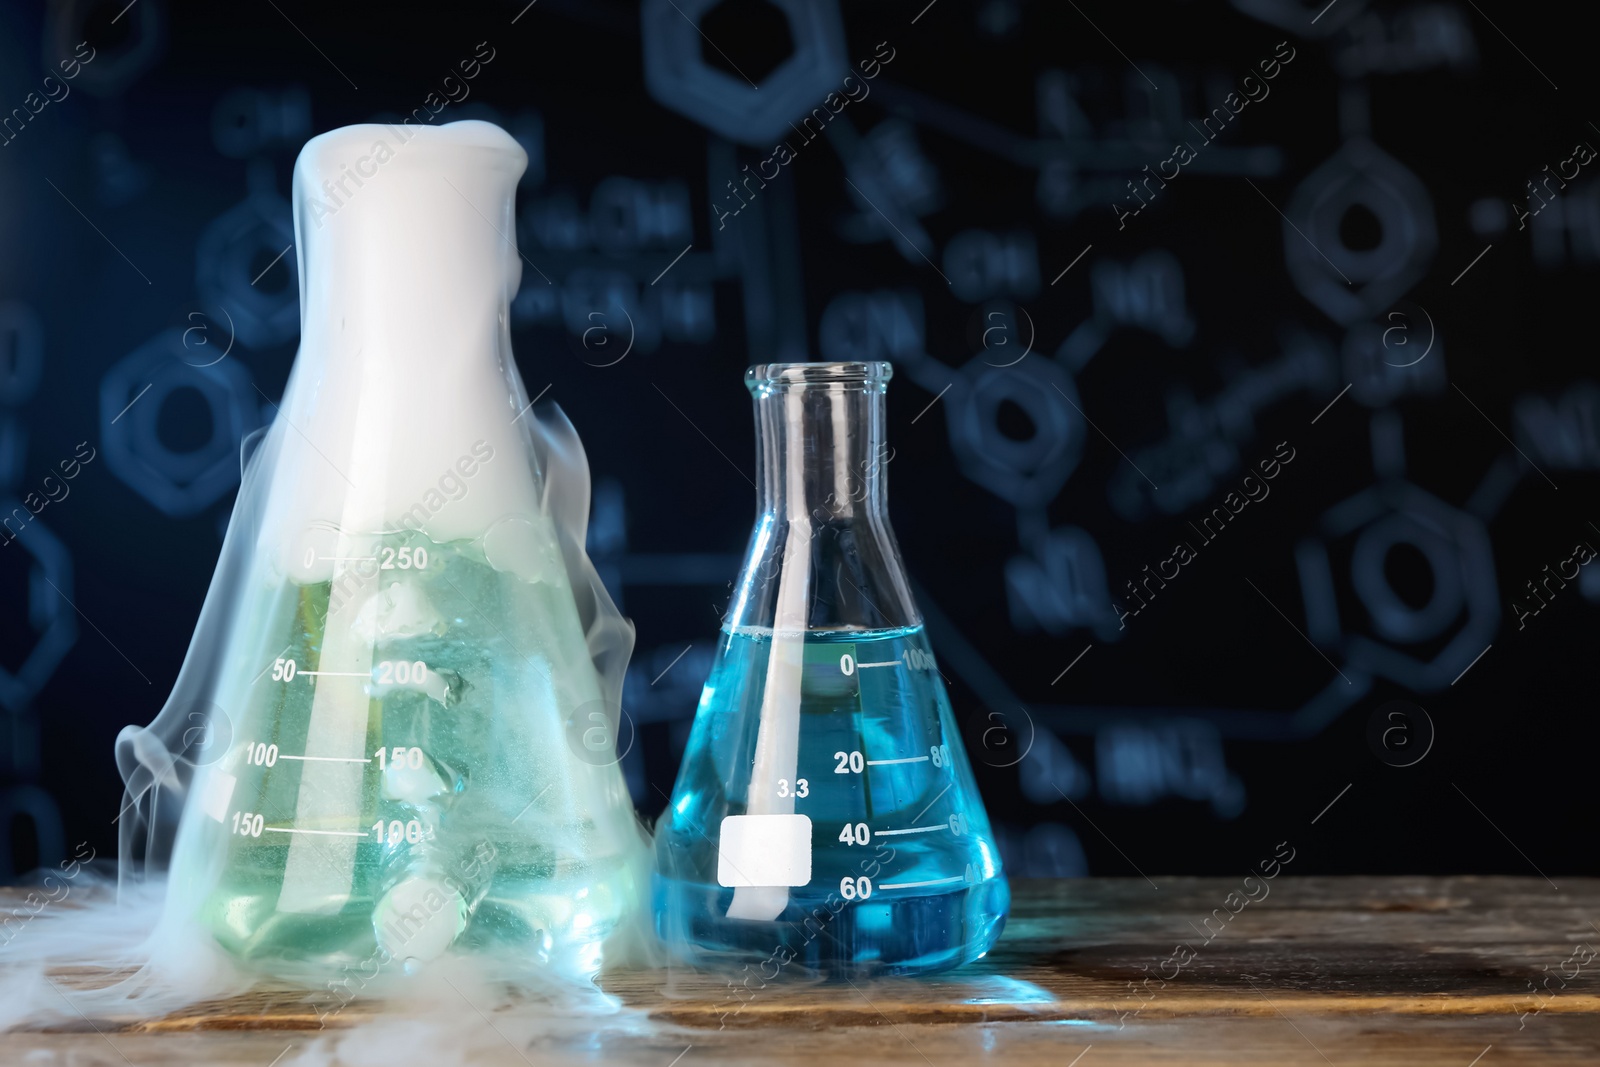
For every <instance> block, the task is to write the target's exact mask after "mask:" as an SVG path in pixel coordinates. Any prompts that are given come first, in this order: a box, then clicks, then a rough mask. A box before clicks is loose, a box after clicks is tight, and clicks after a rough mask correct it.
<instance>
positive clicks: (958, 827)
mask: <svg viewBox="0 0 1600 1067" xmlns="http://www.w3.org/2000/svg"><path fill="white" fill-rule="evenodd" d="M771 650H772V638H771V636H770V635H767V634H759V635H750V634H745V633H729V632H727V631H724V632H723V634H722V647H721V648H720V649H719V655H718V658H717V662H716V664H715V666H714V667H713V668H712V672H711V677H710V678H709V679H708V680H707V682H706V687H705V691H704V693H703V694H702V696H701V698H700V707H699V709H698V711H697V713H696V715H695V721H694V728H693V731H692V732H691V734H690V736H689V746H688V749H687V751H686V752H685V754H684V759H683V766H682V768H681V770H680V771H679V773H678V782H677V785H676V786H675V787H674V789H673V796H672V803H671V804H670V805H669V806H668V808H667V810H666V811H665V812H663V813H662V815H661V819H660V821H659V823H658V825H657V831H656V855H657V860H658V864H657V867H658V873H657V875H656V876H655V893H654V896H655V914H656V928H657V932H658V933H659V934H660V935H661V937H662V938H663V939H664V940H665V941H666V942H667V943H668V945H669V946H670V947H672V948H673V949H674V950H676V951H677V952H679V953H680V954H681V955H683V956H684V957H686V958H687V959H689V960H690V961H691V962H693V963H695V964H696V965H708V966H715V965H717V964H730V965H734V966H739V965H744V964H757V965H761V972H760V973H761V975H762V977H763V978H764V979H769V980H770V979H771V978H772V977H774V975H775V974H776V973H783V974H785V975H788V974H796V973H812V974H825V975H830V976H843V977H851V978H853V977H870V976H873V975H887V974H912V973H918V972H923V971H933V970H939V969H942V968H946V967H954V966H958V965H960V964H963V963H967V962H970V961H971V960H975V959H977V958H978V957H980V956H982V955H983V954H984V953H985V952H987V951H988V950H989V949H990V947H991V946H993V944H994V942H995V940H996V939H997V938H999V936H1000V931H1001V929H1002V928H1003V927H1004V925H1005V916H1006V910H1007V908H1008V907H1009V905H1010V900H1011V894H1010V890H1009V888H1008V887H1007V885H1006V880H1005V876H1004V875H1003V874H1002V873H1001V871H1000V856H999V853H998V851H997V850H996V849H995V846H994V835H993V834H992V832H991V831H990V828H989V819H988V815H987V814H986V813H985V812H984V809H983V803H982V801H981V800H980V799H979V796H978V790H977V785H976V783H975V782H974V780H973V777H972V768H971V765H970V764H969V763H968V761H967V755H966V751H965V749H964V748H963V747H962V744H961V737H960V733H959V731H958V730H957V729H956V724H955V719H954V716H953V715H952V714H951V710H950V701H949V698H948V697H947V696H946V695H945V690H944V685H943V683H942V681H941V679H940V676H939V673H938V671H937V669H936V667H935V664H934V659H933V654H932V652H931V651H930V650H929V647H928V642H927V639H926V637H925V636H924V634H923V632H922V628H921V627H920V626H916V627H910V628H906V629H897V630H874V631H861V630H854V631H813V632H810V633H808V634H807V635H806V637H805V646H804V666H803V668H802V672H801V699H800V730H799V758H798V762H797V768H796V772H795V774H796V780H795V781H794V782H793V783H786V788H785V791H786V792H788V793H792V794H793V796H794V798H795V799H794V812H795V813H796V814H800V815H805V816H807V817H808V818H810V820H811V826H812V840H811V849H812V853H811V857H812V858H811V881H810V882H809V883H807V884H806V885H804V886H800V887H791V888H790V889H789V890H788V906H787V907H786V908H785V910H784V911H783V913H782V914H781V915H779V916H778V917H777V918H776V919H775V920H772V921H764V920H751V919H730V918H728V915H727V912H728V909H729V906H730V905H731V904H732V902H733V896H734V890H733V889H730V888H726V887H724V886H722V885H720V884H719V883H718V879H717V871H718V863H717V860H718V845H717V839H718V835H719V830H720V827H721V824H722V820H723V818H724V817H726V816H730V815H743V814H746V809H747V804H748V798H749V794H750V786H751V773H752V767H753V764H754V760H755V754H756V736H757V729H758V726H759V724H760V713H761V700H762V694H763V692H764V690H765V685H766V675H767V668H768V660H769V656H770V655H771ZM847 657H848V658H847ZM855 753H859V754H860V756H859V759H858V758H857V757H856V756H855V755H854V754H855ZM884 761H895V762H884ZM862 824H865V826H864V827H863V825H862ZM847 826H848V827H849V828H850V829H849V830H848V831H847V830H846V827H847ZM905 830H911V831H914V832H911V833H900V832H895V831H905ZM886 831H887V832H886ZM846 838H847V839H846ZM847 879H848V880H849V883H850V884H849V886H848V887H845V886H843V885H842V883H844V882H845V880H847ZM863 889H866V890H867V892H866V893H865V894H863V893H862V892H861V891H862V890H863ZM847 898H849V899H847Z"/></svg>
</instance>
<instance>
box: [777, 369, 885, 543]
mask: <svg viewBox="0 0 1600 1067" xmlns="http://www.w3.org/2000/svg"><path fill="white" fill-rule="evenodd" d="M755 414H756V501H757V511H758V513H759V514H761V515H764V516H766V515H770V516H772V517H774V518H776V519H778V520H780V521H782V520H787V521H796V520H798V519H800V518H804V519H806V520H807V521H808V522H810V523H811V524H812V525H813V526H818V527H820V526H823V525H827V524H830V523H865V522H870V521H872V520H878V519H881V520H882V521H883V522H884V523H885V524H887V521H888V517H887V516H888V493H887V482H888V479H887V470H886V466H887V464H888V462H889V460H890V458H891V454H890V452H889V450H888V448H887V447H886V445H885V443H884V425H883V424H884V394H883V388H882V386H881V385H879V386H877V387H876V388H871V387H868V388H862V387H860V386H855V387H851V386H849V385H817V384H810V383H795V384H783V385H781V386H777V387H769V388H766V389H763V390H762V391H760V392H758V394H757V396H756V398H755Z"/></svg>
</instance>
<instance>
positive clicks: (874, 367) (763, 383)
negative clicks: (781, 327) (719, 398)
mask: <svg viewBox="0 0 1600 1067" xmlns="http://www.w3.org/2000/svg"><path fill="white" fill-rule="evenodd" d="M892 377H894V367H893V366H892V365H890V364H889V363H887V362H885V361H882V360H874V361H870V362H847V363H758V364H756V365H755V366H753V367H750V368H748V369H746V370H745V372H744V384H745V387H746V388H747V389H749V390H750V391H751V392H752V393H755V394H757V395H759V394H760V393H762V392H769V391H772V390H775V389H784V388H792V387H795V386H806V385H858V384H859V385H874V386H877V387H878V388H879V389H882V388H883V387H884V385H885V384H887V382H888V381H889V379H890V378H892Z"/></svg>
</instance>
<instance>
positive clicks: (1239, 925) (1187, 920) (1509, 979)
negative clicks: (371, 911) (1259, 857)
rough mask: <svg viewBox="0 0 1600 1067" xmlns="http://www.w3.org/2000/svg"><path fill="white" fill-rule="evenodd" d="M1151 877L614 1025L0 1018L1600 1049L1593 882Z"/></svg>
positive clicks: (29, 1055) (77, 1049) (863, 1046)
mask: <svg viewBox="0 0 1600 1067" xmlns="http://www.w3.org/2000/svg"><path fill="white" fill-rule="evenodd" d="M1154 882H1155V885H1156V886H1159V888H1155V887H1153V886H1152V884H1151V883H1150V882H1147V881H1145V880H1143V879H1138V878H1133V879H1120V878H1093V879H1074V880H1059V881H1022V882H1018V883H1016V884H1015V885H1014V886H1013V889H1014V894H1015V898H1014V902H1013V908H1012V913H1011V918H1010V921H1009V923H1008V924H1007V926H1006V930H1005V934H1004V936H1003V937H1002V939H1001V941H1000V943H999V944H998V945H997V946H996V948H995V951H994V952H992V953H991V954H990V955H989V956H988V957H987V958H986V959H984V960H981V961H979V962H978V963H976V964H973V965H971V966H969V967H966V968H962V969H961V970H958V971H953V972H948V973H946V974H942V975H935V976H931V977H927V978H920V979H882V980H877V981H873V982H870V983H861V982H857V983H854V984H851V983H846V982H830V983H820V984H805V983H799V982H786V981H785V980H784V978H782V977H779V978H777V979H775V980H773V981H770V982H766V983H765V984H764V985H763V984H762V981H761V979H760V977H759V976H757V977H754V978H752V979H750V980H748V981H747V982H745V983H744V984H745V986H746V987H747V989H746V991H745V992H743V993H742V994H738V995H735V994H733V993H731V992H730V987H729V984H728V982H727V980H726V978H725V977H715V976H712V975H709V974H697V973H695V972H693V971H687V970H684V969H682V968H679V967H674V968H670V969H663V970H656V971H635V972H628V973H625V974H618V975H612V976H609V977H608V978H607V979H606V980H605V981H604V983H603V984H604V986H605V988H606V990H607V991H608V992H609V993H611V994H613V995H614V996H615V997H616V998H617V999H618V1000H619V1001H620V1002H621V1004H622V1005H623V1007H622V1009H621V1010H620V1011H618V1012H615V1013H613V1014H612V1015H611V1016H608V1017H605V1018H603V1019H598V1020H592V1021H591V1020H586V1019H584V1018H582V1017H580V1016H576V1015H573V1014H571V1013H567V1014H566V1015H565V1017H564V1018H562V1019H561V1020H560V1022H559V1023H556V1022H554V1021H552V1020H550V1018H549V1016H548V1014H547V1015H546V1016H544V1017H542V1018H543V1021H540V1019H541V1017H539V1016H537V1014H535V1015H533V1016H530V1015H529V1014H528V1011H527V1006H526V1005H520V1006H519V1005H510V1006H507V1005H504V1004H491V1003H484V1002H482V1001H474V1000H472V999H470V998H467V997H465V996H463V997H462V999H461V1001H460V1002H458V1003H456V1004H455V1005H453V1006H452V1005H443V1006H442V1011H443V1012H444V1013H445V1014H446V1015H448V1016H449V1017H450V1018H451V1021H452V1027H451V1030H450V1032H448V1033H446V1032H439V1031H437V1028H435V1029H434V1030H430V1029H429V1025H430V1024H428V1023H427V1022H426V1021H423V1022H418V1021H417V1018H418V1016H417V1015H416V1014H415V1013H397V1012H396V1011H395V1010H394V1007H393V1006H392V1005H389V1006H385V1005H383V1004H380V1003H371V1002H365V1001H362V1000H356V1001H353V1002H352V1003H351V1004H350V1005H349V1007H348V1008H346V1009H345V1010H343V1011H342V1012H339V1013H338V1014H337V1015H336V1016H335V1017H333V1018H330V1019H328V1020H326V1022H325V1024H319V1018H318V1014H317V1012H316V1011H314V1010H312V1009H311V1008H310V1007H308V1006H307V1004H306V1003H305V999H304V995H303V994H299V995H297V994H293V993H289V992H286V991H276V992H262V993H255V994H251V995H248V996H243V997H238V998H234V999H231V1000H226V1001H216V1002H212V1003H207V1004H203V1005H199V1006H197V1007H195V1008H193V1009H191V1010H188V1011H185V1012H183V1013H180V1014H177V1015H173V1016H169V1017H167V1018H165V1019H161V1020H159V1021H155V1022H142V1023H134V1022H129V1021H127V1020H118V1019H115V1018H99V1019H97V1018H84V1019H73V1020H72V1021H71V1022H70V1023H62V1022H60V1021H57V1022H54V1023H51V1024H49V1025H48V1026H44V1025H41V1026H40V1027H38V1028H34V1029H30V1030H26V1031H23V1032H14V1033H10V1034H5V1035H0V1063H3V1064H12V1063H17V1064H30V1065H31V1064H47V1063H63V1064H65V1063H70V1064H74V1065H89V1064H117V1065H120V1064H125V1063H126V1064H134V1065H139V1067H143V1065H146V1064H151V1065H154V1064H163V1065H165V1064H248V1065H252V1067H268V1065H269V1064H274V1063H277V1064H281V1065H284V1067H287V1065H289V1064H293V1063H318V1064H335V1063H347V1064H368V1063H372V1064H379V1063H381V1064H386V1065H392V1064H410V1063H426V1064H435V1063H452V1062H455V1063H473V1064H480V1063H481V1064H495V1065H498V1064H523V1063H534V1064H541V1065H542V1064H546V1063H568V1062H572V1063H625V1064H634V1063H639V1064H646V1065H651V1067H702V1065H706V1064H746V1063H758V1064H763V1065H774V1067H781V1065H787V1064H816V1063H819V1062H835V1061H847V1060H848V1061H855V1062H859V1063H909V1064H928V1065H941V1067H942V1065H944V1064H950V1065H957V1064H968V1063H973V1062H986V1061H993V1062H1004V1063H1007V1064H1010V1065H1014V1067H1023V1065H1031V1064H1050V1065H1052V1067H1072V1065H1075V1064H1076V1065H1081V1067H1105V1065H1111V1064H1186V1065H1203V1067H1208V1065H1212V1064H1218V1065H1221V1064H1228V1065H1239V1064H1248V1065H1266V1064H1311V1065H1317V1064H1324V1063H1326V1064H1335V1065H1339V1067H1343V1065H1345V1064H1352V1065H1353V1064H1367V1065H1370V1064H1391V1063H1392V1064H1405V1065H1407V1067H1433V1065H1448V1067H1473V1065H1477V1067H1501V1065H1504V1064H1518V1063H1522V1064H1534V1063H1537V1064H1568V1063H1570V1064H1587V1065H1595V1064H1600V982H1596V981H1595V978H1596V975H1597V974H1600V927H1597V926H1596V925H1595V922H1596V921H1600V879H1579V878H1561V879H1559V887H1557V886H1555V885H1552V884H1551V883H1549V882H1547V881H1545V880H1544V879H1541V878H1468V877H1457V878H1417V877H1405V878H1295V877H1292V876H1290V875H1288V874H1287V873H1285V874H1284V875H1283V876H1282V877H1279V878H1277V879H1276V880H1274V881H1271V882H1270V883H1268V882H1262V881H1257V880H1254V879H1252V880H1250V881H1249V882H1246V881H1245V880H1244V879H1243V878H1242V877H1241V878H1237V879H1213V878H1163V877H1157V878H1155V879H1154ZM6 892H10V891H0V893H6ZM1252 898H1260V899H1252ZM9 903H10V902H9V901H5V900H3V899H0V904H9ZM21 948H23V945H21V944H20V943H19V944H15V945H13V946H12V949H10V950H8V952H9V951H13V950H19V949H21ZM4 962H5V958H4V956H0V966H3V965H4ZM81 978H82V976H72V978H71V979H70V980H75V981H76V980H81ZM425 1017H426V1013H424V1019H425Z"/></svg>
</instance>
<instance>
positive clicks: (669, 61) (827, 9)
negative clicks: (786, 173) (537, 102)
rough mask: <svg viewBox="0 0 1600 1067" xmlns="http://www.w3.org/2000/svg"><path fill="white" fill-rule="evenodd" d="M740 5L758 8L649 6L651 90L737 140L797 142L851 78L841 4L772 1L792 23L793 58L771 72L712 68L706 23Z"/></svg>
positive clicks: (724, 2)
mask: <svg viewBox="0 0 1600 1067" xmlns="http://www.w3.org/2000/svg"><path fill="white" fill-rule="evenodd" d="M736 4H738V5H743V6H745V7H747V8H748V7H751V6H753V5H751V4H749V3H748V0H645V2H644V6H643V8H642V10H641V12H640V26H641V29H642V31H643V37H644V76H645V85H646V86H647V87H648V88H649V90H650V95H651V96H653V97H655V98H656V100H657V101H659V102H660V103H661V104H662V105H663V106H664V107H669V108H671V109H672V110H674V111H676V112H678V113H679V114H682V115H685V116H687V117H688V118H691V119H693V120H694V121H695V122H698V123H700V125H702V126H704V127H706V128H707V129H709V130H711V131H712V132H714V133H717V134H719V135H721V136H723V137H726V138H728V139H729V140H730V141H737V142H739V143H740V144H747V145H754V146H767V147H771V146H772V145H773V144H775V143H776V142H778V141H780V140H783V139H784V138H785V137H789V136H793V134H794V131H793V130H792V129H791V127H790V125H789V124H790V123H791V122H795V121H799V120H801V117H802V116H804V115H807V114H809V113H810V111H811V110H812V109H813V108H815V107H817V106H819V105H820V103H821V101H822V100H823V98H824V97H827V96H828V95H829V94H830V93H833V92H836V91H838V90H839V89H840V85H841V83H842V81H843V79H844V76H845V75H846V74H847V73H848V72H849V61H848V59H847V57H846V55H845V40H844V21H843V19H841V17H840V15H839V5H838V4H837V3H836V0H772V4H771V6H772V7H775V8H776V9H777V10H778V11H779V12H781V13H782V16H783V18H784V20H785V23H786V25H787V29H788V36H789V38H790V40H791V42H792V48H791V50H790V53H789V55H788V56H787V57H786V58H784V59H783V60H782V61H781V62H780V63H779V64H778V65H777V66H776V67H774V68H772V70H771V71H770V72H761V71H751V72H743V71H740V72H738V73H733V74H730V73H728V72H727V71H725V70H722V69H720V68H719V67H716V66H712V65H711V64H709V63H707V62H706V58H705V48H706V46H705V40H706V38H705V36H704V31H703V30H702V25H703V23H704V22H705V20H706V18H707V16H709V15H711V14H712V13H713V12H714V11H716V10H717V9H719V8H723V7H731V6H733V5H736ZM713 47H714V46H713ZM723 58H724V59H726V58H727V57H726V56H725V55H724V56H723ZM727 62H728V63H729V65H730V66H732V65H733V61H732V60H731V59H730V60H727ZM735 69H736V70H737V68H735Z"/></svg>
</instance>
